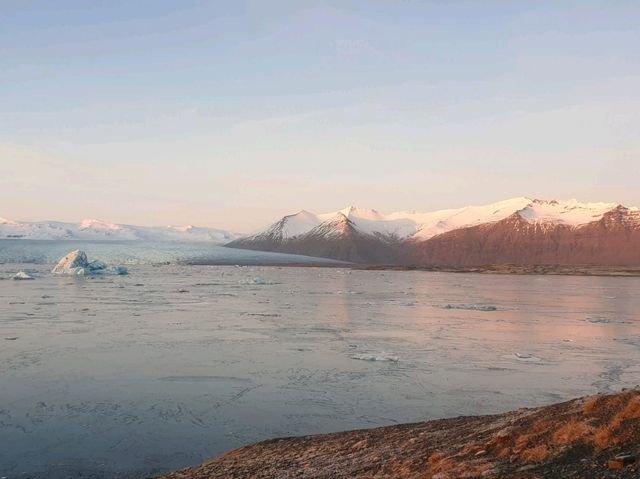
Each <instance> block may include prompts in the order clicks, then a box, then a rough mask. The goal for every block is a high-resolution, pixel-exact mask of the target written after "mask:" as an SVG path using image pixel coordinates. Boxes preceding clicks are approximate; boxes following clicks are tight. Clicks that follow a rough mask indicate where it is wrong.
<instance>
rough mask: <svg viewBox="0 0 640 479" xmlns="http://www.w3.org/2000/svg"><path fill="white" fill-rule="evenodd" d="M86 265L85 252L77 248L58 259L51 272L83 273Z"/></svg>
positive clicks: (87, 263)
mask: <svg viewBox="0 0 640 479" xmlns="http://www.w3.org/2000/svg"><path fill="white" fill-rule="evenodd" d="M87 266H89V261H88V260H87V253H85V252H84V251H81V250H79V249H77V250H75V251H72V252H71V253H69V254H67V255H66V256H65V257H64V258H62V259H61V260H60V261H58V264H57V265H56V266H55V267H54V268H53V269H52V270H51V272H52V273H53V274H84V272H85V271H84V270H85V268H86V267H87ZM80 270H82V272H81V273H79V271H80Z"/></svg>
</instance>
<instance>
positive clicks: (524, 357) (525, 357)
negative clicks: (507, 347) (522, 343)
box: [513, 353, 542, 363]
mask: <svg viewBox="0 0 640 479" xmlns="http://www.w3.org/2000/svg"><path fill="white" fill-rule="evenodd" d="M513 356H514V357H515V358H516V359H517V360H518V361H523V362H526V363H537V362H540V361H542V359H540V358H538V357H536V356H534V355H533V354H529V353H513Z"/></svg>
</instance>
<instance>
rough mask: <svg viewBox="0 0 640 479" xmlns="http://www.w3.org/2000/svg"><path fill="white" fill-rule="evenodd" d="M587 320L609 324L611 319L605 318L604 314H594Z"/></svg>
mask: <svg viewBox="0 0 640 479" xmlns="http://www.w3.org/2000/svg"><path fill="white" fill-rule="evenodd" d="M587 321H588V322H590V323H596V324H597V323H602V324H607V323H610V322H611V320H610V319H609V318H603V317H602V316H594V317H591V318H587Z"/></svg>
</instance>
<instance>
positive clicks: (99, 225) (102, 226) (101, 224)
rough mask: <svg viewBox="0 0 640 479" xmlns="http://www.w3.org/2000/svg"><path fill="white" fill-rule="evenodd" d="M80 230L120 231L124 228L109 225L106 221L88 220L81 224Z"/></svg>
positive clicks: (113, 224) (112, 224)
mask: <svg viewBox="0 0 640 479" xmlns="http://www.w3.org/2000/svg"><path fill="white" fill-rule="evenodd" d="M80 229H81V230H86V229H96V230H108V231H120V230H121V229H122V226H120V225H117V224H115V223H108V222H106V221H101V220H94V219H88V220H82V221H81V222H80Z"/></svg>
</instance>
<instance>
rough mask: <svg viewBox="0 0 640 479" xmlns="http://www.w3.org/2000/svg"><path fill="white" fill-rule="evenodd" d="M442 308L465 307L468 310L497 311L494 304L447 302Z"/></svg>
mask: <svg viewBox="0 0 640 479" xmlns="http://www.w3.org/2000/svg"><path fill="white" fill-rule="evenodd" d="M444 309H466V310H469V311H497V310H498V308H497V307H496V306H491V305H485V304H447V305H445V306H444Z"/></svg>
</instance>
